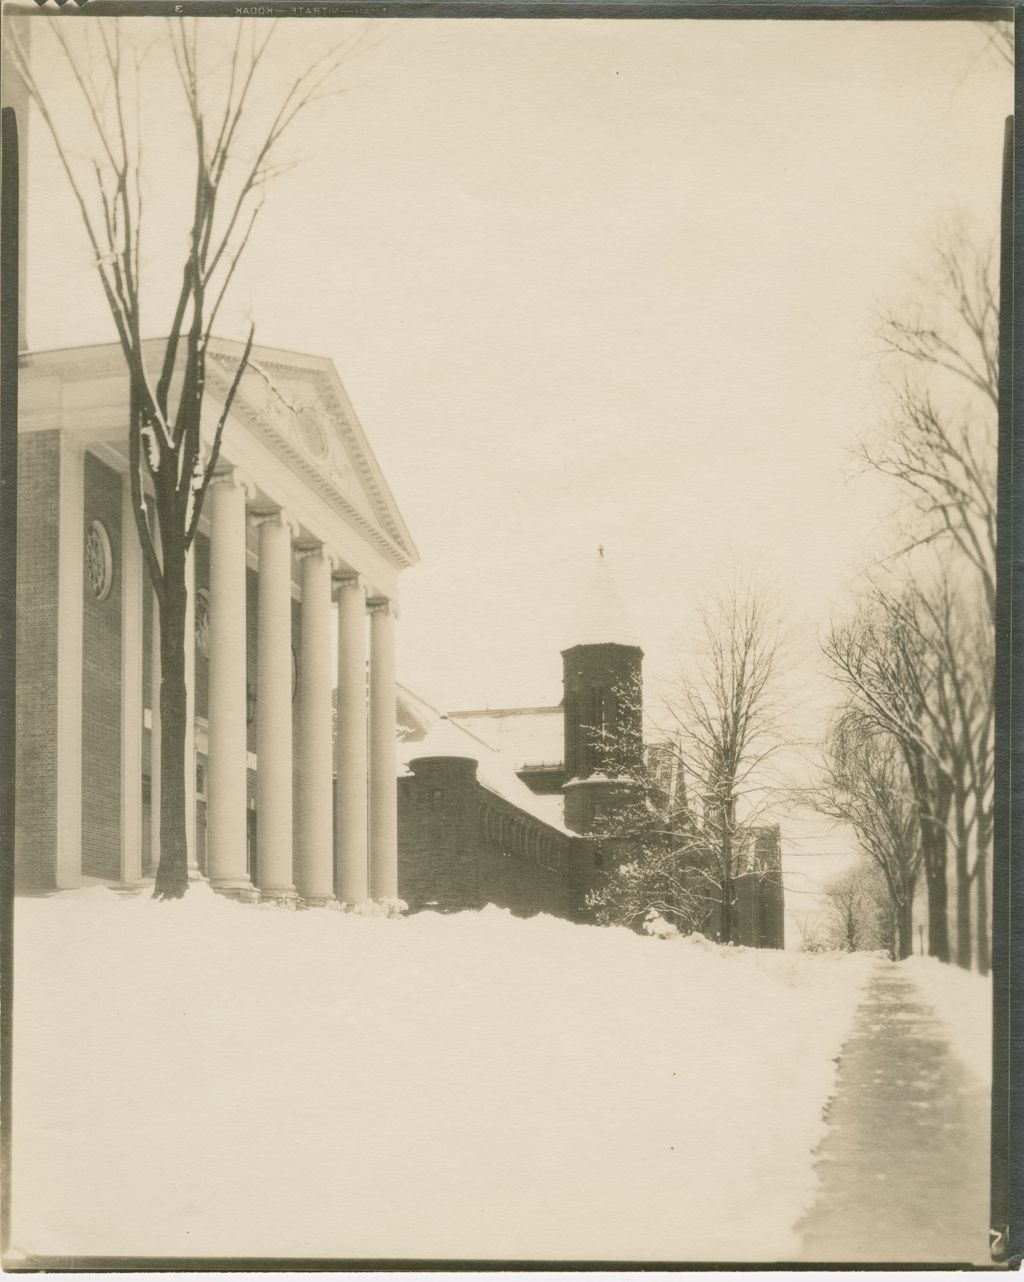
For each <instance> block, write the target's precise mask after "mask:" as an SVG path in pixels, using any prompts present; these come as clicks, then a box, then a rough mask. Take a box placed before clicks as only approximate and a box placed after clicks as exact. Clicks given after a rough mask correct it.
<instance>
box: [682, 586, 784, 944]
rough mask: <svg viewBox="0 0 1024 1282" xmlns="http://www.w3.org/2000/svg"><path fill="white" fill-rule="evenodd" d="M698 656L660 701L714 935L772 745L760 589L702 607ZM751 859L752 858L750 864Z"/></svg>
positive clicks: (731, 919) (772, 644)
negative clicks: (689, 807) (712, 902)
mask: <svg viewBox="0 0 1024 1282" xmlns="http://www.w3.org/2000/svg"><path fill="white" fill-rule="evenodd" d="M702 626H703V640H704V647H703V654H702V655H701V657H700V660H699V663H698V665H697V668H696V671H693V672H688V673H684V674H683V675H682V676H681V677H680V678H679V680H678V681H676V682H675V684H674V686H673V687H672V688H671V689H670V691H669V693H668V696H667V698H666V706H667V709H668V713H669V716H670V717H671V719H672V720H673V722H674V727H673V734H672V739H673V741H674V742H676V743H677V744H678V752H679V758H680V762H681V765H682V769H683V772H684V774H685V778H686V781H687V787H688V789H690V791H691V796H692V801H693V806H694V810H693V813H694V814H696V807H697V805H698V804H699V807H700V819H699V822H696V821H694V822H692V823H691V824H690V825H689V827H687V828H686V829H685V830H684V834H683V840H684V844H685V845H686V846H687V848H688V850H689V851H690V854H691V857H692V863H693V866H694V867H695V868H697V869H699V870H700V871H701V873H702V875H703V876H704V877H705V878H706V879H707V880H708V881H709V882H710V884H711V887H712V890H713V894H714V897H715V898H716V899H717V901H718V904H719V914H720V916H719V931H718V934H719V938H720V939H722V940H723V941H724V942H726V943H728V942H730V941H731V940H732V937H733V932H734V927H735V906H736V882H737V878H738V877H739V876H741V875H743V874H744V873H747V872H757V871H758V869H757V867H756V843H754V842H752V841H750V840H749V837H750V831H749V829H750V826H751V825H752V824H753V823H754V822H755V821H756V817H757V813H758V810H759V808H760V806H761V805H762V804H763V802H764V798H765V796H766V795H767V764H768V761H769V759H770V758H771V757H772V756H773V755H774V754H775V753H776V752H777V751H778V749H779V748H780V747H781V746H782V740H781V737H780V734H779V727H778V704H777V698H776V678H777V676H778V662H779V655H780V648H781V636H780V629H779V625H778V622H777V620H776V619H775V618H774V617H773V615H772V613H771V611H770V610H769V607H768V603H767V600H766V598H765V595H764V593H763V592H762V591H761V590H759V589H757V588H753V587H749V588H736V589H734V590H732V591H731V592H729V593H728V594H727V595H725V596H724V597H723V598H721V599H719V600H718V601H716V602H714V603H713V604H711V605H710V606H709V607H706V608H705V609H704V610H703V611H702ZM752 859H754V861H755V862H751V860H752Z"/></svg>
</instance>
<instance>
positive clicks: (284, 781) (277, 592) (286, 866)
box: [255, 510, 298, 899]
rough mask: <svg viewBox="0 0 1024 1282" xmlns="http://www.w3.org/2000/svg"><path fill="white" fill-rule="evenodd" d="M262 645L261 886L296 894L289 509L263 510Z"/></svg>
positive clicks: (271, 894) (280, 894)
mask: <svg viewBox="0 0 1024 1282" xmlns="http://www.w3.org/2000/svg"><path fill="white" fill-rule="evenodd" d="M255 520H256V522H257V523H258V525H259V532H260V534H259V538H260V557H259V575H260V582H259V638H258V646H259V650H258V652H257V656H256V662H257V670H256V759H257V775H256V813H257V822H258V828H257V836H256V841H257V859H256V866H257V885H258V886H259V890H260V894H261V895H262V896H263V898H265V899H291V898H294V896H295V886H294V884H293V881H292V539H293V538H294V537H295V536H296V535H297V534H298V526H297V525H296V524H295V523H294V521H292V520H291V519H290V518H289V517H288V516H287V515H286V514H285V513H284V512H283V511H280V510H278V511H276V512H273V513H261V514H259V515H258V516H257V517H256V518H255Z"/></svg>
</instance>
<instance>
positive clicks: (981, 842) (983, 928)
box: [974, 823, 991, 975]
mask: <svg viewBox="0 0 1024 1282" xmlns="http://www.w3.org/2000/svg"><path fill="white" fill-rule="evenodd" d="M988 843H989V830H988V825H987V823H986V825H985V832H984V835H983V833H982V825H981V824H979V825H978V853H977V856H976V858H975V861H974V886H975V894H976V896H977V901H976V904H977V906H976V910H975V911H976V914H977V944H978V970H979V971H980V972H981V974H983V975H987V974H988V972H989V966H990V964H991V962H990V943H989V937H988Z"/></svg>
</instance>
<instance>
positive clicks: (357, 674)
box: [334, 574, 369, 904]
mask: <svg viewBox="0 0 1024 1282" xmlns="http://www.w3.org/2000/svg"><path fill="white" fill-rule="evenodd" d="M335 583H337V585H338V721H337V733H336V736H335V760H336V765H337V794H336V805H335V818H334V858H335V870H336V871H335V875H336V884H337V888H338V898H339V899H342V900H344V902H345V903H347V904H359V903H362V902H363V900H365V899H366V898H367V896H368V894H369V882H368V876H369V862H368V861H369V851H368V829H367V822H368V808H367V753H366V747H367V745H366V732H367V724H366V591H365V588H364V585H363V581H362V579H360V577H359V576H358V575H357V574H345V575H339V576H336V578H335Z"/></svg>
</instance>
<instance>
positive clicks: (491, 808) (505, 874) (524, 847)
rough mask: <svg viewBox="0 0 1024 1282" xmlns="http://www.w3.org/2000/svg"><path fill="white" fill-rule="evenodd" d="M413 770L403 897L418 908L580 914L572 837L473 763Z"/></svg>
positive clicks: (402, 827)
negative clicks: (490, 781)
mask: <svg viewBox="0 0 1024 1282" xmlns="http://www.w3.org/2000/svg"><path fill="white" fill-rule="evenodd" d="M411 769H412V771H413V773H412V774H411V775H408V776H403V777H402V778H400V779H399V781H398V893H399V895H400V896H401V898H402V899H404V900H405V901H406V902H407V903H408V904H409V906H410V907H411V908H422V907H423V906H424V905H426V904H432V903H436V904H438V905H439V906H440V907H442V908H447V909H454V908H480V907H483V906H484V905H485V904H488V903H493V904H497V905H498V906H499V907H503V908H511V909H512V911H513V912H516V913H522V914H524V915H525V914H529V913H537V912H548V913H552V914H555V915H557V916H562V917H567V916H571V915H572V907H573V904H572V889H571V867H570V845H571V839H570V838H568V837H566V836H565V835H564V834H562V833H560V832H558V830H557V829H554V828H550V827H548V825H547V824H544V823H542V822H541V821H540V820H538V819H535V818H534V817H533V816H532V815H528V814H525V813H524V812H523V811H521V810H519V809H518V808H517V807H515V806H513V805H511V804H510V803H509V802H507V801H505V800H504V799H503V798H501V797H498V796H496V795H495V794H494V793H492V792H490V791H488V790H487V789H486V788H483V787H482V786H481V785H480V784H479V783H478V781H477V778H476V762H474V761H472V760H469V759H462V758H453V757H444V758H439V757H432V758H421V759H420V760H418V761H413V762H412V763H411Z"/></svg>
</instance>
